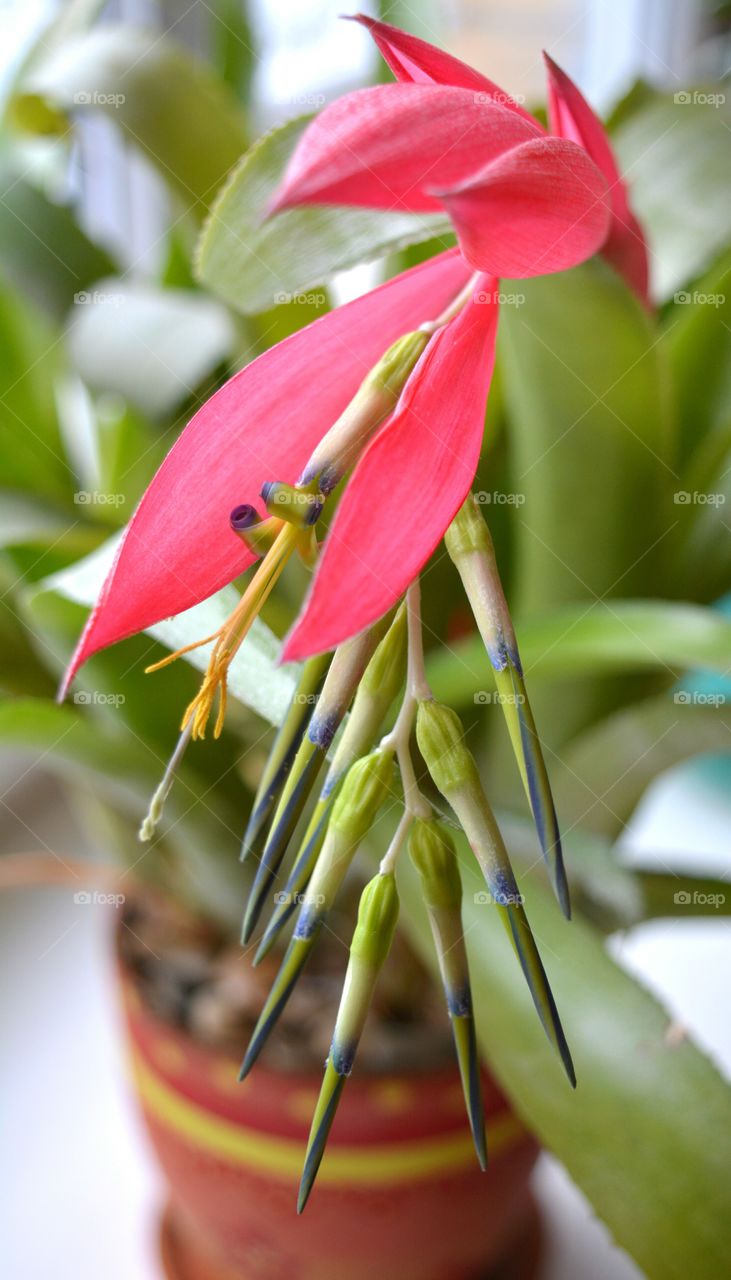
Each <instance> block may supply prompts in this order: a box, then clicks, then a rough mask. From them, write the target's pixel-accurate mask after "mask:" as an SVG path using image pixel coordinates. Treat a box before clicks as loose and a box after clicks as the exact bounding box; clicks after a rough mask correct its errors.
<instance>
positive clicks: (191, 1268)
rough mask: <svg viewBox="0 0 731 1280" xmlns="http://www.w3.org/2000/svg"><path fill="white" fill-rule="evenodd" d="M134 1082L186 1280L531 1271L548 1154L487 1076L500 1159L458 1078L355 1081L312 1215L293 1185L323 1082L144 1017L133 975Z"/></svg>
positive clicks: (430, 1278) (175, 1267)
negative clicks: (479, 1151) (476, 1136)
mask: <svg viewBox="0 0 731 1280" xmlns="http://www.w3.org/2000/svg"><path fill="white" fill-rule="evenodd" d="M122 990H123V1000H124V1009H125V1016H126V1022H127V1029H128V1033H129V1041H130V1048H131V1055H132V1066H133V1073H134V1080H135V1084H136V1088H137V1094H138V1098H139V1101H140V1104H141V1107H142V1111H143V1114H144V1118H145V1121H146V1125H147V1129H148V1131H149V1135H150V1137H151V1139H152V1143H153V1146H154V1148H155V1151H156V1153H157V1157H158V1160H159V1162H160V1164H161V1165H162V1168H163V1170H164V1173H165V1176H166V1178H167V1181H168V1184H169V1188H170V1205H169V1208H168V1211H167V1214H166V1217H165V1220H164V1224H163V1259H164V1264H165V1268H166V1272H167V1275H168V1276H169V1277H171V1278H172V1277H174V1278H175V1280H258V1278H263V1280H342V1278H343V1276H347V1277H348V1280H397V1278H398V1280H476V1278H477V1277H483V1276H486V1275H490V1276H493V1275H494V1276H498V1275H499V1276H500V1277H501V1278H503V1277H504V1278H505V1280H507V1277H510V1278H511V1280H517V1277H518V1276H520V1277H527V1276H530V1275H532V1274H533V1269H534V1266H535V1261H536V1255H537V1228H536V1217H535V1210H534V1208H533V1203H532V1200H531V1197H530V1192H529V1188H528V1178H529V1174H530V1171H531V1168H532V1166H533V1163H534V1161H535V1159H536V1156H537V1154H538V1147H537V1144H536V1142H535V1141H534V1139H533V1138H532V1137H531V1136H530V1135H529V1134H528V1133H527V1132H526V1131H525V1130H524V1129H523V1128H522V1127H521V1125H520V1122H519V1121H518V1119H517V1117H516V1116H515V1115H514V1113H513V1112H512V1111H511V1110H510V1108H509V1107H508V1105H507V1103H506V1101H505V1099H504V1097H503V1096H502V1095H501V1094H500V1092H499V1090H498V1088H497V1086H496V1085H495V1083H494V1082H493V1081H492V1080H491V1079H490V1077H489V1076H486V1077H485V1097H486V1109H487V1116H488V1142H489V1148H490V1162H489V1168H488V1171H487V1172H486V1173H481V1172H480V1170H479V1168H478V1166H477V1164H476V1161H475V1157H474V1153H473V1151H472V1144H471V1138H470V1133H469V1130H468V1127H467V1122H466V1120H465V1116H464V1107H463V1102H462V1094H461V1089H460V1084H459V1078H458V1075H457V1072H456V1069H455V1070H449V1071H444V1070H439V1071H433V1072H429V1071H427V1072H425V1073H423V1074H420V1075H416V1074H413V1073H411V1074H403V1075H389V1076H367V1075H365V1076H364V1075H360V1076H359V1075H358V1074H357V1073H356V1074H355V1075H354V1076H353V1079H352V1080H351V1081H349V1083H348V1087H347V1089H346V1090H345V1091H344V1093H343V1097H342V1101H341V1104H340V1108H339V1111H338V1115H337V1119H336V1122H335V1124H334V1126H333V1130H332V1134H331V1136H330V1140H329V1143H328V1148H327V1152H326V1155H325V1158H324V1160H323V1164H322V1167H321V1169H320V1173H319V1176H318V1180H317V1185H316V1187H315V1190H314V1192H313V1195H312V1198H311V1200H310V1202H309V1204H308V1206H307V1210H306V1211H305V1213H304V1214H303V1215H302V1216H301V1217H298V1216H297V1214H296V1210H295V1204H296V1198H297V1186H298V1182H299V1175H300V1171H301V1166H302V1158H303V1154H304V1150H305V1143H306V1140H307V1134H308V1131H309V1125H310V1119H311V1116H312V1110H313V1107H314V1103H315V1100H316V1098H317V1093H318V1090H319V1085H320V1074H319V1073H318V1074H317V1075H313V1074H306V1075H289V1074H283V1073H281V1072H274V1071H272V1070H271V1069H268V1068H267V1067H263V1066H257V1068H256V1069H255V1070H254V1071H253V1072H252V1073H251V1075H250V1076H249V1077H248V1079H247V1080H246V1081H245V1082H244V1084H242V1085H240V1084H238V1083H237V1079H236V1076H237V1068H238V1063H237V1062H235V1061H234V1060H233V1059H231V1058H230V1057H228V1056H226V1055H224V1054H221V1053H217V1052H215V1051H213V1050H211V1049H209V1048H207V1047H205V1046H203V1045H201V1044H198V1043H196V1042H195V1041H194V1040H193V1039H192V1038H191V1037H190V1036H188V1035H187V1034H184V1033H181V1032H180V1031H178V1030H176V1029H175V1028H174V1027H173V1026H171V1025H169V1024H167V1023H165V1022H163V1021H161V1020H160V1018H159V1017H157V1016H156V1015H155V1014H153V1013H152V1012H151V1010H149V1009H148V1008H146V1007H145V1005H144V1003H143V1001H142V999H141V997H140V993H139V991H138V989H137V988H136V987H135V985H134V982H133V979H132V977H131V975H130V974H129V973H128V972H125V971H124V970H123V971H122Z"/></svg>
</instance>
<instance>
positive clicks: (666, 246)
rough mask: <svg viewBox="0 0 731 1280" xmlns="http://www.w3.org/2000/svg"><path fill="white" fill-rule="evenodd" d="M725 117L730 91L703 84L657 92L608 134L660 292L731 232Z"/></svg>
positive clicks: (730, 151)
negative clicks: (673, 91)
mask: <svg viewBox="0 0 731 1280" xmlns="http://www.w3.org/2000/svg"><path fill="white" fill-rule="evenodd" d="M719 99H723V100H722V101H719ZM730 125H731V99H729V98H728V96H726V95H724V94H722V93H718V91H717V86H715V87H714V86H708V87H707V88H703V87H701V88H700V89H696V90H694V89H690V90H681V91H680V92H678V93H676V94H674V96H673V97H669V96H668V97H662V98H656V99H655V100H654V101H652V102H651V103H650V104H649V105H648V106H647V107H645V108H644V109H641V110H639V111H636V112H634V113H633V114H632V115H631V116H630V118H629V119H628V120H627V121H626V123H624V124H623V125H622V126H621V127H620V128H619V129H618V130H617V131H616V133H615V135H614V143H615V146H616V148H617V151H618V154H619V160H620V167H621V169H622V171H623V173H624V174H625V175H626V176H627V179H628V181H629V183H630V186H631V188H632V204H633V206H634V209H635V211H636V213H637V216H638V217H639V219H640V221H641V222H642V223H643V225H644V226H645V227H646V229H647V232H648V237H649V241H650V249H651V262H650V265H651V283H652V289H653V293H654V294H655V296H656V297H658V298H660V299H664V298H668V297H670V296H671V295H672V294H673V293H674V292H675V290H676V289H680V288H681V287H682V285H683V284H685V283H686V281H688V280H692V279H693V278H694V277H695V276H697V275H698V274H699V273H700V272H701V271H703V270H705V268H706V267H707V266H708V264H709V262H711V261H712V260H713V258H714V257H715V256H716V255H717V254H718V253H719V252H720V250H721V249H722V248H723V247H724V246H725V245H726V244H727V242H728V239H729V237H730V236H731V132H729V126H730Z"/></svg>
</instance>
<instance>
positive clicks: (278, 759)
mask: <svg viewBox="0 0 731 1280" xmlns="http://www.w3.org/2000/svg"><path fill="white" fill-rule="evenodd" d="M329 665H330V654H329V653H328V654H321V655H319V656H318V657H316V658H309V659H308V661H307V662H306V663H305V664H304V666H303V667H302V672H301V675H300V678H299V681H298V684H297V688H296V689H295V692H294V693H293V695H292V701H291V702H290V704H289V708H288V710H287V714H286V716H285V717H284V720H283V721H282V723H281V725H280V727H279V730H278V732H277V736H276V738H275V739H274V744H273V746H272V749H271V751H270V753H269V757H268V759H267V762H266V765H265V767H264V772H263V774H262V776H261V781H260V783H259V788H258V790H257V793H256V797H255V799H254V804H253V806H252V809H251V816H250V818H249V822H248V826H247V828H246V831H245V833H244V840H243V844H242V848H241V861H242V862H244V861H245V860H246V859H247V858H248V857H249V855H250V854H251V853H252V852H253V851H254V850H255V849H258V842H259V837H260V836H261V834H262V832H263V830H264V828H265V826H266V823H267V821H268V819H269V817H270V816H271V812H272V809H273V807H274V805H275V803H276V799H277V796H278V795H279V793H280V791H281V790H282V787H283V786H284V783H285V780H286V778H287V774H288V773H289V771H290V769H291V767H292V762H293V760H294V758H295V756H296V754H297V751H298V749H299V745H300V743H301V741H302V737H303V735H304V732H305V729H306V727H307V722H308V720H309V719H310V716H311V707H312V704H313V703H315V702H317V698H318V695H319V693H320V690H321V688H322V682H323V680H324V679H325V676H326V674H327V669H328V666H329Z"/></svg>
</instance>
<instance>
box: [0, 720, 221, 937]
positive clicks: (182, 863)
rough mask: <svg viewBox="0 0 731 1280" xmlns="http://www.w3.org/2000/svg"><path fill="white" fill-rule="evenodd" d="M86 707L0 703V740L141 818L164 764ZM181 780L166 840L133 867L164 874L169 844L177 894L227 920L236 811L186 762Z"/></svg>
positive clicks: (170, 804) (142, 872)
mask: <svg viewBox="0 0 731 1280" xmlns="http://www.w3.org/2000/svg"><path fill="white" fill-rule="evenodd" d="M86 712H87V708H86V707H83V708H82V709H80V710H79V709H77V708H74V709H73V710H72V709H71V708H70V707H59V706H56V705H54V703H53V702H50V701H45V700H43V699H40V698H26V699H16V700H14V701H12V702H11V701H6V702H1V703H0V744H2V745H3V746H4V747H10V748H12V749H13V750H14V751H15V752H16V753H17V752H21V751H22V752H27V753H30V754H31V755H33V756H35V757H38V756H40V757H42V759H43V764H44V767H45V768H47V769H48V768H50V769H52V770H54V772H56V773H58V774H59V776H61V777H62V778H63V779H64V780H65V781H66V783H67V784H68V785H71V786H80V787H82V788H83V787H84V786H91V787H92V788H93V789H94V791H95V792H101V794H102V795H103V796H104V798H105V800H106V801H107V803H109V804H111V805H113V806H114V807H115V808H117V809H119V810H120V811H121V812H123V813H125V814H126V815H127V816H128V817H129V816H131V817H132V818H133V819H134V820H135V821H138V820H139V818H140V817H141V815H142V814H143V813H144V811H145V808H146V807H147V802H148V800H149V796H150V785H151V783H150V780H151V777H153V778H155V780H156V781H157V774H158V772H159V771H160V770H161V765H160V761H159V760H158V758H157V755H156V753H155V752H154V751H153V750H152V749H151V748H150V747H148V746H147V744H146V743H144V742H143V741H142V739H141V738H140V737H139V736H138V735H137V734H135V733H132V732H130V731H129V730H128V729H127V728H126V726H125V725H124V724H123V723H122V722H121V720H120V723H119V724H118V725H116V726H112V725H111V724H110V723H109V722H106V723H105V722H104V721H100V720H98V719H95V718H93V717H91V716H87V714H86ZM176 777H177V782H178V785H177V786H176V787H175V788H174V789H173V793H172V794H171V796H170V798H169V801H168V807H167V809H166V829H167V833H166V837H165V841H164V842H162V843H161V845H160V847H159V848H157V847H155V849H154V851H150V850H148V851H147V856H146V854H145V851H143V850H142V849H141V848H140V849H139V854H140V856H139V857H138V858H137V862H136V864H135V868H134V869H135V871H136V873H137V874H138V875H141V876H145V875H149V874H156V875H158V876H159V874H160V872H161V870H164V869H165V863H166V857H168V856H169V850H167V851H166V844H167V843H168V841H169V842H170V846H174V848H175V863H174V873H173V876H172V885H171V887H173V886H174V891H175V893H176V894H177V895H182V896H183V897H184V898H187V899H189V900H192V901H193V902H195V903H196V904H197V905H198V907H199V908H202V909H203V910H206V911H208V912H210V913H212V914H213V915H214V917H216V918H218V919H221V920H224V921H226V922H227V923H229V924H230V923H232V922H233V920H234V919H235V918H236V915H237V914H238V911H239V905H238V904H239V902H240V899H241V894H242V892H243V884H242V878H241V875H240V872H239V864H238V859H237V857H236V847H237V834H236V823H237V821H238V812H237V810H236V808H235V807H234V806H231V805H226V804H225V803H222V798H221V795H220V794H219V793H215V794H214V795H211V794H210V792H211V788H210V785H209V784H208V782H207V781H205V780H203V781H202V780H201V779H199V778H197V776H196V774H195V772H194V771H193V770H191V769H189V768H187V767H186V762H184V763H183V765H181V767H180V768H179V770H178V773H177V775H176ZM153 785H154V784H153ZM214 806H215V807H214ZM157 843H158V842H156V846H157ZM130 887H132V885H130Z"/></svg>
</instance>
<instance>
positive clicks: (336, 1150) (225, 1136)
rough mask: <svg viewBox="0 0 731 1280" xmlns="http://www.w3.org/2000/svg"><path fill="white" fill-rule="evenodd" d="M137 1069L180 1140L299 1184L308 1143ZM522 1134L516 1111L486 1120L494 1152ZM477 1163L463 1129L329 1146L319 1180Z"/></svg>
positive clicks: (389, 1179)
mask: <svg viewBox="0 0 731 1280" xmlns="http://www.w3.org/2000/svg"><path fill="white" fill-rule="evenodd" d="M132 1068H133V1074H134V1079H135V1084H136V1087H137V1092H138V1094H139V1096H140V1098H141V1100H142V1103H143V1105H144V1107H145V1109H146V1110H147V1111H148V1113H149V1114H150V1115H151V1117H152V1118H153V1119H154V1120H155V1121H157V1122H158V1123H160V1124H162V1125H164V1126H165V1127H166V1128H167V1129H170V1130H171V1131H172V1132H174V1133H176V1134H177V1135H178V1136H179V1137H180V1138H181V1139H183V1140H184V1141H187V1142H189V1143H190V1144H191V1145H192V1146H194V1147H197V1148H199V1149H200V1150H204V1151H208V1152H210V1153H211V1154H212V1155H214V1156H217V1157H218V1158H219V1159H220V1158H223V1159H226V1160H229V1161H231V1162H232V1163H235V1164H241V1165H245V1166H248V1167H249V1168H250V1169H253V1170H255V1171H256V1172H258V1173H265V1174H269V1175H271V1176H272V1177H276V1178H282V1179H284V1180H285V1181H288V1182H289V1181H292V1182H296V1181H297V1180H298V1179H299V1176H300V1172H301V1167H302V1153H303V1150H304V1143H303V1142H301V1141H300V1140H298V1139H296V1140H293V1139H290V1138H281V1137H279V1136H277V1135H275V1134H269V1133H263V1132H261V1131H260V1130H256V1129H245V1128H243V1127H242V1126H240V1125H238V1124H234V1123H232V1121H230V1120H225V1119H224V1118H223V1117H222V1116H217V1115H214V1114H213V1113H212V1112H210V1111H207V1110H206V1109H205V1108H203V1107H200V1106H198V1105H197V1104H196V1103H194V1102H191V1101H190V1099H189V1098H185V1097H183V1096H182V1095H181V1094H179V1093H176V1092H175V1090H174V1089H171V1088H170V1086H169V1085H168V1084H167V1083H166V1082H165V1081H163V1080H162V1079H160V1077H159V1076H157V1075H156V1074H155V1073H154V1071H153V1070H151V1068H150V1066H149V1064H148V1063H145V1062H143V1061H142V1059H141V1058H140V1057H139V1056H138V1055H135V1056H134V1057H133V1059H132ZM524 1135H525V1130H524V1128H523V1126H522V1125H521V1124H520V1122H519V1120H518V1118H517V1117H516V1116H514V1115H511V1114H509V1113H508V1114H506V1115H501V1116H497V1117H495V1118H494V1119H493V1120H492V1121H491V1122H490V1124H489V1130H488V1144H489V1149H490V1154H491V1155H492V1156H495V1155H496V1154H497V1153H498V1152H500V1151H502V1150H505V1148H507V1147H510V1146H512V1145H514V1144H515V1143H516V1142H517V1141H518V1140H519V1139H520V1138H522V1137H523V1136H524ZM474 1163H475V1153H474V1149H473V1146H472V1136H471V1134H470V1132H469V1130H468V1129H465V1131H464V1133H455V1134H447V1135H443V1136H441V1137H436V1138H426V1139H416V1140H413V1141H408V1142H394V1143H379V1144H378V1145H372V1146H338V1145H333V1146H330V1147H329V1148H328V1152H327V1158H326V1160H325V1161H324V1163H323V1167H322V1170H321V1173H320V1179H321V1180H322V1181H324V1182H327V1183H339V1184H342V1183H344V1182H349V1183H354V1184H364V1185H379V1186H380V1185H383V1184H384V1183H397V1182H411V1181H413V1180H415V1179H417V1178H425V1177H429V1176H431V1175H432V1174H438V1173H443V1172H445V1171H446V1170H451V1169H462V1168H469V1167H470V1166H471V1165H473V1164H474Z"/></svg>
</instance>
